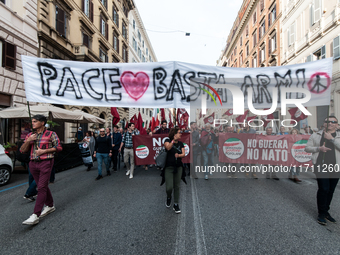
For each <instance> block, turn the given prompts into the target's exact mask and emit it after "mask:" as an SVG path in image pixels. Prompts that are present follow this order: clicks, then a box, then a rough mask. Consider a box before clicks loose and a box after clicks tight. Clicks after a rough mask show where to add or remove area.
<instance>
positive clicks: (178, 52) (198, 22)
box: [134, 0, 242, 66]
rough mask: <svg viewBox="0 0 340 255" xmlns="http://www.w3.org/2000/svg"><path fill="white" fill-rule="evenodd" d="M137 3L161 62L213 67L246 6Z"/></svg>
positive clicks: (235, 2) (235, 1) (195, 1)
mask: <svg viewBox="0 0 340 255" xmlns="http://www.w3.org/2000/svg"><path fill="white" fill-rule="evenodd" d="M134 2H135V4H136V6H137V9H138V12H139V14H140V16H141V18H142V21H143V24H144V27H145V29H146V31H147V33H148V36H149V39H150V41H151V44H152V47H153V49H154V52H155V54H156V57H157V60H158V61H159V62H160V61H182V62H188V63H193V64H201V65H212V66H216V61H217V60H218V58H219V57H220V55H221V51H222V50H223V48H224V46H225V45H226V40H227V37H228V34H229V32H230V29H231V28H232V25H233V23H234V21H235V18H236V16H237V13H238V11H239V9H240V7H241V5H242V0H219V1H218V0H210V1H206V0H205V1H203V0H181V1H180V0H172V1H164V0H134ZM185 33H190V36H185Z"/></svg>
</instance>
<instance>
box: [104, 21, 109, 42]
mask: <svg viewBox="0 0 340 255" xmlns="http://www.w3.org/2000/svg"><path fill="white" fill-rule="evenodd" d="M105 38H106V40H109V25H108V24H107V23H106V22H105Z"/></svg>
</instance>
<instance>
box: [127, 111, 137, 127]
mask: <svg viewBox="0 0 340 255" xmlns="http://www.w3.org/2000/svg"><path fill="white" fill-rule="evenodd" d="M129 123H133V124H135V126H136V125H137V116H136V114H135V115H133V117H132V118H131V119H130V122H129Z"/></svg>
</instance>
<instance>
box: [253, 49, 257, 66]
mask: <svg viewBox="0 0 340 255" xmlns="http://www.w3.org/2000/svg"><path fill="white" fill-rule="evenodd" d="M253 67H254V68H256V67H257V54H256V53H255V54H254V55H253Z"/></svg>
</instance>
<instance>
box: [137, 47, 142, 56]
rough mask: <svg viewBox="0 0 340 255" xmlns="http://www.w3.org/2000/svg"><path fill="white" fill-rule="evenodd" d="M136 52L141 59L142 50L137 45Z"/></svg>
mask: <svg viewBox="0 0 340 255" xmlns="http://www.w3.org/2000/svg"><path fill="white" fill-rule="evenodd" d="M137 54H138V57H139V59H142V51H141V50H140V48H139V47H138V50H137Z"/></svg>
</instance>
